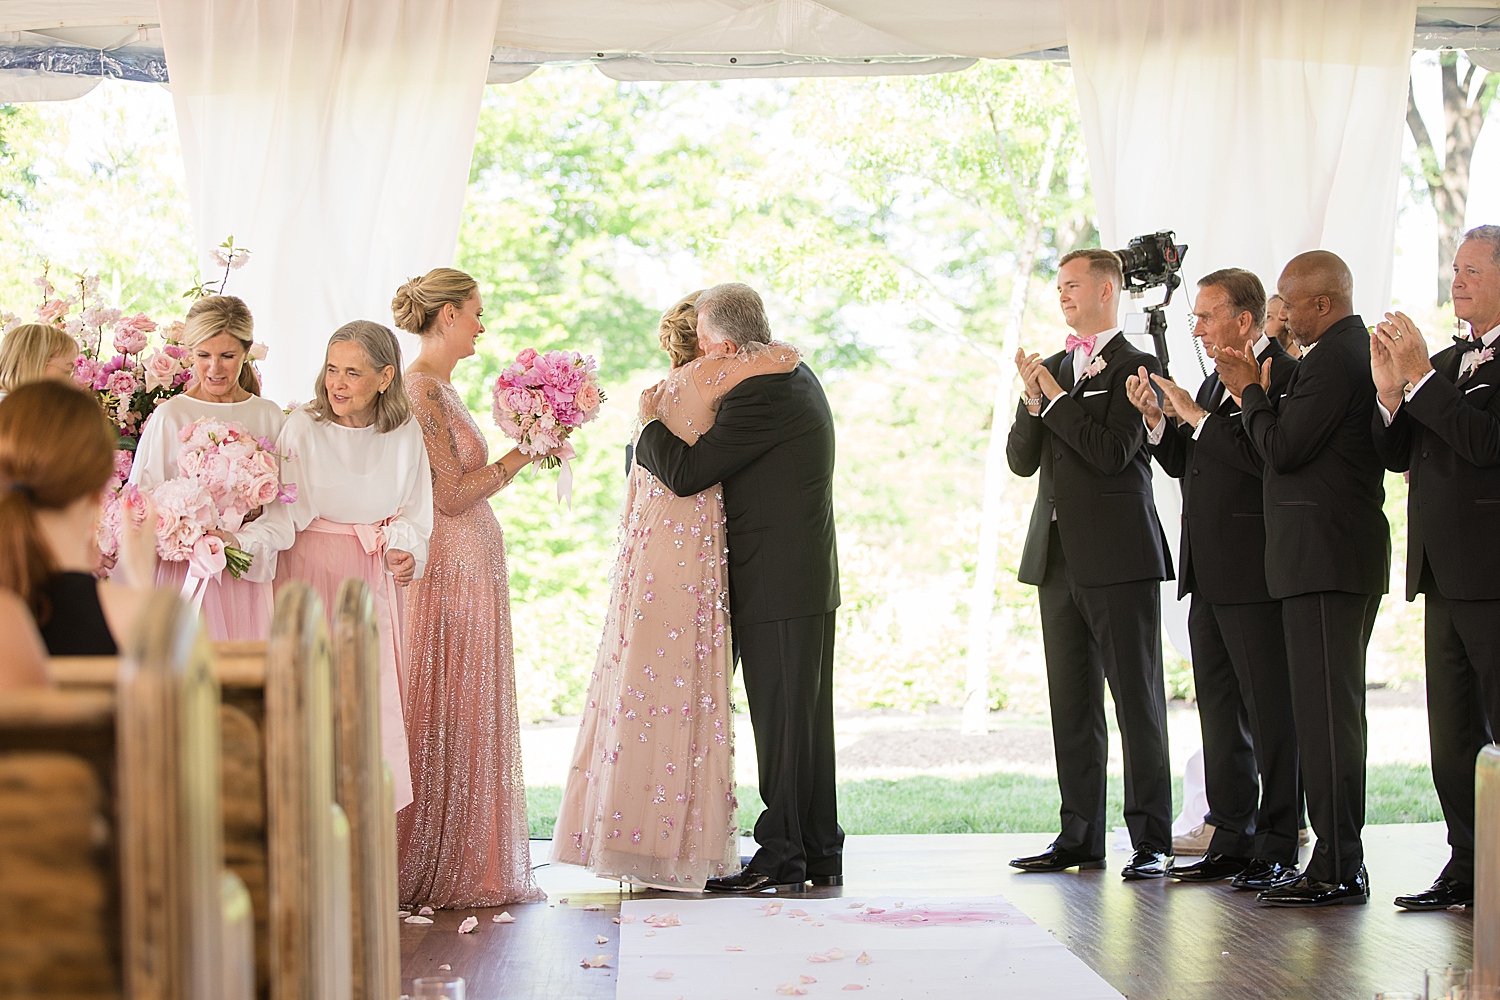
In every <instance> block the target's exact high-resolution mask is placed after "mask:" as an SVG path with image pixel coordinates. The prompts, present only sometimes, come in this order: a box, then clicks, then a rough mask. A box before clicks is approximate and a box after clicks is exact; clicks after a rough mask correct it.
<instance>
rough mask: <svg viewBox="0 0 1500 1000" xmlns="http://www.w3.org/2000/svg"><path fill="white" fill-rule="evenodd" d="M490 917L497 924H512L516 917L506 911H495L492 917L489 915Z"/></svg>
mask: <svg viewBox="0 0 1500 1000" xmlns="http://www.w3.org/2000/svg"><path fill="white" fill-rule="evenodd" d="M490 919H491V920H493V921H494V922H495V923H497V924H513V923H515V922H516V918H515V917H513V916H511V915H510V914H509V913H508V912H507V913H497V914H495V915H494V916H493V917H490Z"/></svg>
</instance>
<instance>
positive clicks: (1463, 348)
mask: <svg viewBox="0 0 1500 1000" xmlns="http://www.w3.org/2000/svg"><path fill="white" fill-rule="evenodd" d="M1453 343H1454V344H1455V345H1457V347H1458V349H1459V351H1460V352H1462V353H1464V354H1467V353H1469V352H1470V351H1482V350H1484V340H1483V339H1480V340H1470V339H1469V338H1468V337H1460V336H1457V335H1455V336H1454V338H1453Z"/></svg>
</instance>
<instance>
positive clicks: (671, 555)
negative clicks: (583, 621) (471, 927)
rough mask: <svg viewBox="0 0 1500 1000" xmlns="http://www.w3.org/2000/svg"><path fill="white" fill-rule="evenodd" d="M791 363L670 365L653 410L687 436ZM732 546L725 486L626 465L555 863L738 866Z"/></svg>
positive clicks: (677, 881)
mask: <svg viewBox="0 0 1500 1000" xmlns="http://www.w3.org/2000/svg"><path fill="white" fill-rule="evenodd" d="M797 363H798V357H797V353H796V351H794V350H793V349H791V348H790V347H787V346H786V345H784V344H772V345H767V346H766V347H764V348H762V349H761V350H759V351H758V352H756V353H755V354H753V355H733V356H729V357H723V356H709V357H704V358H699V359H698V360H696V361H692V362H689V363H688V364H686V365H683V366H681V367H679V368H677V369H674V370H673V372H672V374H671V375H670V376H669V377H668V379H667V381H666V384H665V387H664V391H663V392H662V394H661V398H660V404H659V405H658V408H657V414H656V415H657V416H658V417H659V418H660V419H661V420H662V422H663V423H665V424H666V425H667V427H668V429H670V430H671V431H672V433H674V434H676V435H677V436H678V437H680V438H682V439H683V440H684V441H687V442H689V443H692V442H694V441H696V440H697V439H698V437H699V436H700V435H701V434H703V433H704V432H705V431H707V430H708V428H709V427H710V426H712V424H713V419H714V414H715V413H716V412H717V410H718V404H719V401H720V400H721V399H723V397H724V394H725V393H727V392H728V391H729V390H730V389H732V388H734V387H735V386H736V385H738V384H739V383H740V382H741V381H743V380H744V379H746V378H749V377H751V376H753V375H766V374H771V373H773V372H787V371H791V370H792V369H793V368H795V367H796V366H797ZM727 551H728V550H727V548H726V543H725V534H724V494H723V490H722V488H720V487H718V486H715V487H713V488H712V489H709V490H705V491H704V492H702V493H699V494H697V495H696V496H691V497H678V496H675V495H674V494H673V493H672V491H671V490H669V489H667V488H666V487H665V486H663V485H662V484H661V482H660V481H658V480H657V479H656V478H655V477H654V476H652V475H651V473H650V472H648V471H647V470H646V469H644V468H642V467H641V466H639V465H637V466H635V468H634V469H632V470H631V474H630V482H629V484H628V486H627V493H626V510H625V517H624V519H623V521H622V523H621V526H620V551H619V555H618V557H617V559H616V561H615V568H614V573H613V582H612V586H611V589H610V607H609V613H608V616H607V618H606V620H605V625H604V636H603V639H602V641H601V642H600V646H599V654H598V657H597V659H596V661H595V666H594V672H593V676H592V677H591V678H590V681H589V690H588V698H587V700H586V701H585V704H584V712H583V720H582V722H581V724H580V726H579V730H578V739H577V742H576V743H575V745H574V749H573V764H572V766H571V768H570V769H569V772H568V782H567V787H566V789H565V790H564V792H563V799H562V805H561V808H560V809H559V811H558V817H557V827H556V829H555V831H554V832H553V835H552V860H554V861H557V862H561V863H563V864H570V865H581V866H583V867H585V868H588V869H590V870H591V871H593V872H594V873H595V874H597V875H600V876H603V877H606V878H619V879H624V880H629V881H633V882H639V883H642V884H646V885H650V886H653V887H656V888H663V889H678V890H683V891H697V890H701V889H702V888H703V884H704V882H705V881H706V880H707V879H710V878H716V877H719V876H724V875H732V874H734V873H735V872H737V871H739V868H740V865H739V843H738V839H737V838H736V833H737V830H736V827H735V810H736V808H737V805H738V804H737V802H736V801H735V791H734V760H733V754H734V738H733V731H732V717H731V714H730V704H729V674H730V658H729V654H730V641H729V610H728V609H729V597H728V593H727V592H726V589H725V588H726V580H727V575H728V570H727V566H726V559H725V554H726V552H727Z"/></svg>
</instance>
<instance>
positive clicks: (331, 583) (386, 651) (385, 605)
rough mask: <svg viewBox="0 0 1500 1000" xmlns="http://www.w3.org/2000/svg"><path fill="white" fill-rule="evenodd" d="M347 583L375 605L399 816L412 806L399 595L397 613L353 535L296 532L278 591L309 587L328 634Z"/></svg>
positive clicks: (373, 559) (385, 745) (388, 754)
mask: <svg viewBox="0 0 1500 1000" xmlns="http://www.w3.org/2000/svg"><path fill="white" fill-rule="evenodd" d="M350 577H358V578H359V579H362V580H364V581H365V583H366V584H367V585H368V586H369V588H370V596H371V597H372V598H373V599H374V604H375V622H376V626H377V627H378V629H379V631H380V744H381V750H382V752H383V754H384V756H385V761H386V763H387V764H389V765H390V768H391V776H392V778H394V779H395V786H396V808H397V809H398V810H400V809H402V808H404V807H405V806H407V805H408V804H410V802H411V800H412V794H411V759H410V756H409V755H408V753H407V749H406V722H405V718H404V715H403V713H402V709H401V701H402V695H403V685H402V681H403V678H402V677H401V672H400V664H399V658H398V657H397V656H396V649H395V645H394V644H393V642H392V636H393V635H395V634H396V633H395V632H394V631H393V630H392V622H393V620H396V619H399V616H401V615H402V614H403V613H404V608H403V607H402V606H401V605H402V604H403V603H404V599H403V597H402V593H401V589H400V588H399V587H398V588H396V604H397V607H395V608H392V607H391V601H390V598H389V597H388V596H387V591H386V582H385V567H384V566H383V565H381V560H380V556H379V555H377V554H373V553H367V552H365V550H364V547H363V546H362V545H361V544H360V542H359V539H358V538H356V537H355V536H354V535H333V534H327V533H324V532H318V531H299V532H297V540H296V541H295V542H293V543H292V547H291V548H289V549H287V550H286V551H284V552H282V553H281V555H280V557H279V561H278V562H277V565H276V589H277V590H280V589H281V587H282V586H284V585H285V584H286V583H287V582H289V581H291V580H301V581H303V582H304V583H306V584H308V585H309V586H310V587H312V588H313V590H315V591H317V592H318V596H319V597H320V598H322V600H323V613H324V614H325V615H326V616H327V617H328V623H329V627H330V628H332V626H333V608H334V602H335V600H337V598H338V592H339V586H340V585H341V584H342V583H343V582H344V581H345V580H347V579H349V578H350ZM393 614H394V615H395V616H396V619H393V617H392V616H393Z"/></svg>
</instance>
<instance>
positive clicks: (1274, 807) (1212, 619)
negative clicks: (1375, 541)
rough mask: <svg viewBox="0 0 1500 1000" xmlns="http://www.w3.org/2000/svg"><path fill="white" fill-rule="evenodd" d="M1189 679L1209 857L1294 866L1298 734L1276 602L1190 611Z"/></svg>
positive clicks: (1198, 605) (1197, 604)
mask: <svg viewBox="0 0 1500 1000" xmlns="http://www.w3.org/2000/svg"><path fill="white" fill-rule="evenodd" d="M1188 638H1189V640H1190V641H1191V642H1192V647H1193V682H1194V685H1195V687H1196V688H1197V691H1198V721H1199V724H1200V725H1201V726H1202V727H1203V774H1204V778H1205V781H1206V785H1207V788H1206V791H1207V792H1208V815H1207V816H1205V817H1204V819H1205V820H1206V821H1208V822H1209V823H1211V824H1212V825H1213V826H1214V828H1215V829H1214V836H1213V840H1212V841H1211V842H1210V843H1209V847H1208V850H1209V852H1210V853H1213V854H1228V855H1230V856H1232V857H1240V858H1260V859H1262V860H1265V861H1279V862H1281V863H1282V864H1284V865H1295V864H1296V863H1297V826H1298V820H1299V817H1300V815H1301V806H1300V803H1299V801H1298V792H1299V788H1298V780H1299V778H1298V774H1297V728H1296V725H1295V724H1294V723H1293V721H1292V688H1291V680H1290V678H1289V676H1288V673H1287V663H1286V640H1285V638H1284V637H1283V635H1282V628H1281V602H1280V601H1270V602H1265V603H1259V604H1209V603H1208V602H1207V601H1204V600H1200V599H1199V598H1198V597H1197V595H1194V597H1193V603H1192V607H1191V608H1190V609H1189V610H1188Z"/></svg>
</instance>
